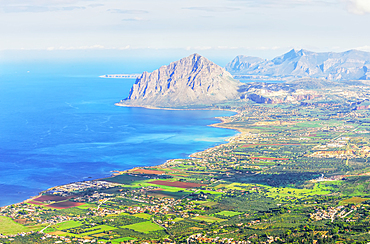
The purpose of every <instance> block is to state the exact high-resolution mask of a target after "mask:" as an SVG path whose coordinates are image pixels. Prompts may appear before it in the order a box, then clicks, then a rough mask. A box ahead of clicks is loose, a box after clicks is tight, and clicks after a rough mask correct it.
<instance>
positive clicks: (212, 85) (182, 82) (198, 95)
mask: <svg viewBox="0 0 370 244" xmlns="http://www.w3.org/2000/svg"><path fill="white" fill-rule="evenodd" d="M240 86H241V83H240V82H239V81H236V80H234V79H233V77H232V75H231V74H230V73H229V72H227V71H226V70H225V69H224V68H222V67H220V66H218V65H216V64H215V63H213V62H211V61H209V60H208V59H206V58H204V57H202V56H200V55H199V54H193V55H190V56H189V57H186V58H183V59H181V60H178V61H176V62H172V63H170V64H169V65H166V66H162V67H160V68H159V69H158V70H155V71H153V72H151V73H148V72H144V73H143V74H142V75H141V76H140V77H138V78H137V80H136V82H135V84H134V85H133V86H132V88H131V90H130V93H129V96H128V97H127V98H126V99H124V100H121V101H120V102H119V103H117V105H120V106H144V107H162V108H163V107H184V106H209V105H211V104H214V103H219V102H224V101H229V100H233V99H238V98H239V93H238V89H239V87H240Z"/></svg>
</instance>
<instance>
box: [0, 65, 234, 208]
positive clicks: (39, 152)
mask: <svg viewBox="0 0 370 244" xmlns="http://www.w3.org/2000/svg"><path fill="white" fill-rule="evenodd" d="M94 65H95V66H94ZM91 66H93V67H91ZM30 67H31V71H30V72H29V73H28V72H27V71H28V68H30ZM71 67H72V68H71ZM94 67H95V68H94ZM79 70H80V71H81V72H79ZM6 71H7V72H3V73H2V74H1V75H0V98H1V102H0V111H1V113H0V192H1V193H2V195H1V198H0V206H4V205H7V204H12V203H16V202H20V201H22V200H25V199H27V198H28V197H30V196H33V195H36V194H37V193H38V192H40V191H42V190H45V189H47V188H49V187H52V186H55V185H59V184H65V183H70V182H74V181H81V180H87V179H96V178H101V177H106V176H109V175H110V174H111V171H112V170H125V169H129V168H133V167H136V166H147V165H158V164H161V163H164V162H165V161H166V160H168V159H172V158H185V157H187V156H188V155H189V154H191V153H193V152H196V151H201V150H204V149H206V148H209V147H212V146H215V145H218V144H221V143H223V142H224V140H225V139H226V138H228V137H230V136H233V135H235V133H236V132H235V131H233V130H227V129H220V128H214V127H209V126H207V125H209V124H213V123H216V122H217V121H218V120H216V119H215V118H214V117H216V116H228V115H231V114H232V113H230V112H222V111H169V110H150V109H143V108H125V107H117V106H115V105H114V103H115V102H117V101H119V100H121V99H123V98H125V97H126V96H127V95H128V92H129V89H130V87H131V85H132V84H133V83H134V82H135V81H134V80H125V79H102V78H98V75H102V74H106V73H120V70H119V71H117V70H116V72H113V70H112V67H111V66H108V65H106V67H105V66H104V65H102V64H98V63H95V64H89V63H86V64H81V63H79V64H78V65H77V64H76V65H75V66H73V65H71V64H68V65H64V66H63V65H60V66H58V65H51V64H48V63H44V64H42V63H39V64H37V65H36V64H33V65H28V66H27V65H24V64H23V65H18V66H17V65H15V64H14V66H9V68H8V69H7V70H6ZM104 71H106V72H104ZM90 72H91V73H90ZM135 72H137V70H134V71H133V72H132V73H135ZM122 73H123V72H122ZM125 73H129V72H127V70H126V72H125Z"/></svg>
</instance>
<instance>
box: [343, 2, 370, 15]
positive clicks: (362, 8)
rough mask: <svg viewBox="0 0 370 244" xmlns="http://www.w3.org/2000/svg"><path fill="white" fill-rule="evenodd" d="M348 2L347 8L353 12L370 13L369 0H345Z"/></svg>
mask: <svg viewBox="0 0 370 244" xmlns="http://www.w3.org/2000/svg"><path fill="white" fill-rule="evenodd" d="M345 1H346V2H347V9H348V11H349V12H350V13H353V14H359V15H363V14H367V13H370V1H369V0H345Z"/></svg>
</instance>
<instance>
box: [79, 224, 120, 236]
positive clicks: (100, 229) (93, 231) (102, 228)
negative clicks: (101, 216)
mask: <svg viewBox="0 0 370 244" xmlns="http://www.w3.org/2000/svg"><path fill="white" fill-rule="evenodd" d="M97 227H98V229H96V228H97ZM115 229H117V228H115V227H112V226H109V225H98V226H95V227H92V228H90V230H91V231H89V232H85V233H82V234H80V235H81V236H90V235H94V234H97V233H100V232H103V231H109V230H115ZM88 230H89V229H87V231H88Z"/></svg>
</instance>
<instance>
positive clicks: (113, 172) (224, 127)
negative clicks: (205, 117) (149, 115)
mask: <svg viewBox="0 0 370 244" xmlns="http://www.w3.org/2000/svg"><path fill="white" fill-rule="evenodd" d="M115 105H116V106H121V107H135V108H145V109H158V110H174V111H181V110H182V111H186V110H211V111H215V110H217V111H228V112H235V113H236V114H234V115H230V116H225V117H214V118H215V119H218V120H220V121H219V122H218V123H214V124H209V125H206V126H210V127H216V128H222V129H230V130H235V131H236V132H238V133H236V134H235V135H233V136H231V137H228V138H226V139H225V140H224V143H221V144H220V145H216V146H212V147H209V148H206V149H204V150H202V151H199V152H194V153H192V154H190V155H188V157H189V158H192V157H193V158H196V157H197V156H196V154H198V153H203V152H206V151H207V150H210V149H213V148H217V147H220V146H223V145H226V144H228V143H230V142H231V141H232V140H233V139H236V138H239V137H240V136H241V135H242V134H243V133H244V132H243V131H241V130H240V129H239V128H233V127H226V126H222V125H223V124H225V123H227V122H229V120H228V118H230V117H232V116H235V115H237V114H239V112H238V111H235V110H228V109H211V108H205V109H171V108H158V107H151V106H132V105H128V106H126V105H118V103H116V104H115ZM176 159H177V158H176ZM176 159H168V160H166V161H165V162H163V163H161V164H158V165H153V166H141V167H133V168H130V169H126V170H117V169H116V170H112V171H110V172H111V173H112V174H111V175H110V176H109V177H104V178H97V179H89V180H81V181H74V182H70V183H66V184H62V185H55V186H52V187H50V188H48V189H45V190H43V191H41V192H39V193H38V195H36V196H31V197H29V198H27V199H25V200H23V201H21V202H17V203H12V204H8V205H5V206H0V209H6V208H8V207H9V206H11V205H19V204H23V203H27V202H29V201H32V200H33V199H35V198H38V197H40V196H42V194H43V193H44V192H47V191H50V190H51V189H53V188H56V187H60V186H64V185H69V184H73V183H76V182H86V181H99V180H102V181H103V180H104V179H109V178H112V177H114V176H117V175H120V174H121V173H123V172H128V171H132V170H134V169H140V168H146V167H149V168H150V167H160V166H164V165H166V164H167V163H168V162H169V161H172V160H176Z"/></svg>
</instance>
